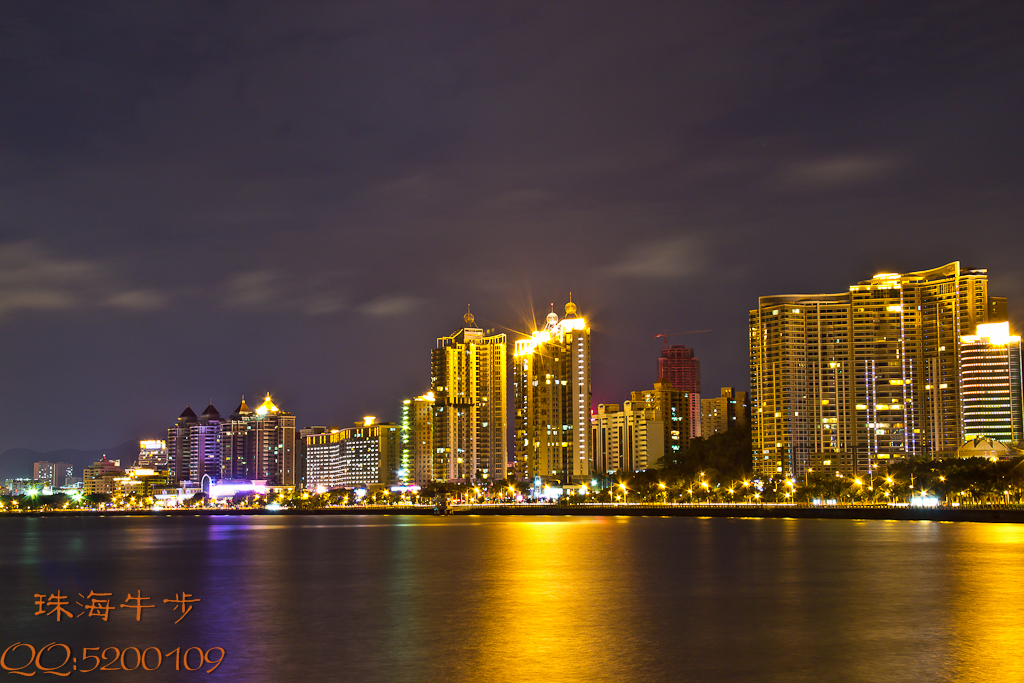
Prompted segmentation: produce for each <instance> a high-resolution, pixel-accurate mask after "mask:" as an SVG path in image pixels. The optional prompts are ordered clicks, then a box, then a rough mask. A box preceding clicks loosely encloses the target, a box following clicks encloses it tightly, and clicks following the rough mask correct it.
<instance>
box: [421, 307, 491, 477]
mask: <svg viewBox="0 0 1024 683" xmlns="http://www.w3.org/2000/svg"><path fill="white" fill-rule="evenodd" d="M463 320H464V322H465V327H464V328H463V329H461V330H458V331H457V332H453V333H452V334H451V335H449V336H447V337H440V338H439V339H438V340H437V346H436V347H435V348H434V350H433V351H432V352H431V354H430V369H431V373H430V374H431V378H430V380H431V393H433V395H434V406H433V436H432V439H433V447H434V453H433V456H434V459H435V463H434V464H435V466H434V469H435V478H437V479H446V480H449V481H482V480H486V479H498V480H500V479H504V478H505V476H506V468H507V466H508V447H507V446H506V438H505V428H506V424H507V421H506V420H507V418H506V416H505V413H506V398H505V397H506V394H507V388H508V379H507V377H508V375H507V372H508V371H507V354H508V342H507V338H506V336H505V335H504V334H494V335H490V336H488V334H489V332H490V331H488V332H485V331H484V330H483V329H481V328H479V327H476V326H475V319H474V317H473V314H472V313H466V315H465V316H464V317H463Z"/></svg>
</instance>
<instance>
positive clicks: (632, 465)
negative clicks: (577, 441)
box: [590, 401, 665, 473]
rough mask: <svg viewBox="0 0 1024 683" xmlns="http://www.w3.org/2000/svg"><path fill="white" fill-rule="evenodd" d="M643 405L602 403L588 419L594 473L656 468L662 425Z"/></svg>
mask: <svg viewBox="0 0 1024 683" xmlns="http://www.w3.org/2000/svg"><path fill="white" fill-rule="evenodd" d="M663 418H664V416H663V415H662V414H661V412H660V411H659V410H656V409H654V408H649V407H648V406H647V403H646V402H636V401H626V402H625V403H624V404H623V406H622V408H621V409H620V408H619V406H618V405H616V404H613V403H612V404H609V403H602V404H599V405H598V406H597V414H595V415H593V416H591V420H590V422H591V429H592V430H593V431H592V434H591V444H592V445H593V449H594V471H595V472H599V473H608V472H637V471H640V470H646V469H648V468H652V467H656V466H658V463H659V461H660V460H662V458H664V456H665V438H664V432H665V422H664V419H663Z"/></svg>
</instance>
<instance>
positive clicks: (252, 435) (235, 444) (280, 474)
mask: <svg viewBox="0 0 1024 683" xmlns="http://www.w3.org/2000/svg"><path fill="white" fill-rule="evenodd" d="M220 477H222V478H224V479H247V480H250V481H266V482H267V483H268V484H271V485H279V486H295V416H294V415H292V414H291V413H288V412H285V411H283V410H281V409H280V408H278V407H277V406H276V405H275V404H274V401H273V400H272V399H271V398H270V394H267V395H266V397H265V398H264V399H263V403H261V404H260V405H259V407H257V408H256V409H255V410H252V409H250V408H249V406H247V405H246V404H245V398H244V397H243V398H242V402H241V404H239V406H238V408H236V409H235V412H234V413H233V414H232V415H231V417H230V418H229V419H228V420H227V421H226V422H225V424H224V467H223V469H222V472H221V473H220ZM200 479H201V477H200ZM193 481H199V480H198V479H193Z"/></svg>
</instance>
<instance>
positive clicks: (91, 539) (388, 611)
mask: <svg viewBox="0 0 1024 683" xmlns="http://www.w3.org/2000/svg"><path fill="white" fill-rule="evenodd" d="M42 522H45V528H41V527H43V524H42ZM0 543H2V544H3V546H2V547H6V548H9V549H12V552H8V553H6V554H4V555H2V556H0V569H2V571H3V574H2V575H0V578H2V579H3V582H2V583H0V585H3V586H4V587H5V588H6V589H7V592H8V599H9V601H10V602H11V604H10V605H8V606H6V607H5V606H4V605H3V604H0V617H5V618H6V619H7V622H8V623H10V624H12V626H11V630H10V632H11V633H15V632H17V633H18V634H19V635H18V637H19V638H22V639H23V640H25V639H30V638H31V639H35V640H42V639H44V638H47V639H49V640H52V639H53V637H52V636H51V633H52V632H53V628H54V626H55V625H54V624H50V623H49V622H44V621H42V620H41V619H39V618H36V617H33V616H32V610H31V602H30V601H28V602H26V597H27V596H31V595H32V593H33V592H37V591H43V590H51V589H54V588H57V587H61V586H65V587H67V588H68V589H71V588H76V583H75V582H76V581H78V582H84V583H85V584H87V585H88V586H90V587H91V586H101V587H107V586H109V587H112V588H115V589H117V590H127V589H129V588H130V589H134V588H136V587H138V588H142V589H143V590H146V591H149V590H151V591H152V594H153V595H154V596H155V595H158V594H160V593H161V592H162V591H165V590H172V591H173V590H180V589H186V590H188V591H189V592H192V593H194V594H196V595H199V596H201V597H202V598H203V602H202V603H201V605H200V608H201V609H199V610H197V612H196V613H195V614H194V615H192V617H190V618H189V620H188V621H187V622H183V623H182V624H181V625H179V626H175V627H174V628H173V629H172V628H170V627H169V626H167V625H165V624H164V623H163V622H162V621H160V620H159V619H157V618H155V615H153V616H154V618H147V620H146V621H144V622H143V623H142V624H140V625H136V624H135V623H134V621H130V620H125V621H118V622H117V623H114V622H111V623H110V624H104V625H101V626H100V627H99V628H96V627H95V626H94V625H93V624H92V623H88V622H85V620H83V621H82V623H79V622H78V621H77V620H76V621H74V622H72V623H70V624H68V625H67V626H66V627H65V626H64V625H61V629H62V631H61V633H62V634H66V635H67V637H68V638H69V639H70V640H72V641H74V642H75V643H76V644H77V646H82V645H88V646H91V645H93V644H109V643H121V644H126V643H135V642H140V643H141V642H143V641H145V642H152V643H156V644H160V645H166V646H168V647H167V648H165V649H169V646H173V645H176V644H180V643H186V642H187V643H199V644H205V645H207V646H209V645H220V646H223V647H225V648H226V649H227V651H228V652H229V654H230V658H229V660H228V661H227V662H226V664H225V667H226V668H225V676H229V677H230V679H231V680H249V681H274V682H275V683H277V682H278V681H288V680H295V681H308V680H354V681H378V680H388V681H390V680H403V681H404V680H408V681H419V680H423V681H473V683H497V682H499V681H501V682H504V681H517V682H520V681H521V682H524V683H525V682H532V681H556V680H559V681H560V680H564V681H588V682H589V681H643V680H651V681H738V680H744V681H746V680H750V681H769V680H770V681H780V682H781V681H785V683H793V682H794V681H807V682H808V683H810V682H812V681H813V682H814V683H818V681H823V680H842V681H876V680H898V681H902V680H918V679H920V680H940V681H948V680H955V681H964V682H967V681H979V682H982V681H1024V664H1022V658H1021V657H1020V655H1019V653H1018V650H1017V642H1018V638H1017V634H1018V633H1019V632H1020V631H1021V624H1022V623H1024V586H1022V583H1021V579H1022V578H1024V526H1017V525H1009V524H964V523H957V524H939V523H927V522H920V523H915V522H871V521H868V522H850V521H843V520H770V519H752V520H730V519H677V518H671V519H659V518H626V517H620V518H564V517H538V518H530V517H518V518H510V517H497V518H488V517H468V518H462V517H457V518H432V517H429V518H411V517H404V518H397V517H396V518H327V517H294V518H277V517H275V518H266V519H259V518H256V519H238V520H234V519H231V520H226V519H217V518H195V519H191V518H190V519H184V520H170V519H152V518H142V519H117V520H84V521H83V520H65V519H49V520H31V519H30V520H24V521H23V520H14V521H8V522H7V523H6V526H4V525H0ZM82 587H83V588H84V587H85V586H84V585H83V586H82ZM76 589H77V588H76ZM146 594H147V595H148V594H150V593H149V592H147V593H146ZM26 605H28V607H26ZM4 610H6V611H4ZM92 631H95V635H92V634H91V632H92ZM62 637H64V635H62ZM90 638H92V639H90ZM97 638H102V640H97ZM43 642H48V640H46V641H43ZM127 675H128V674H126V676H127ZM170 675H173V674H168V676H170ZM159 679H160V678H159V677H155V678H154V680H159ZM163 680H170V679H169V678H164V679H163Z"/></svg>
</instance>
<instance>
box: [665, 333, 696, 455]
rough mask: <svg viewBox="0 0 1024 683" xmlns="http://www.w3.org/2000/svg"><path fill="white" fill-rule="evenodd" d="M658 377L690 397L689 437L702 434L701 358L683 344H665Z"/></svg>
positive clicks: (692, 437)
mask: <svg viewBox="0 0 1024 683" xmlns="http://www.w3.org/2000/svg"><path fill="white" fill-rule="evenodd" d="M658 379H659V380H661V379H664V380H667V381H668V382H669V384H671V385H672V387H673V388H675V389H678V390H679V391H683V392H686V395H687V396H688V397H689V410H690V414H689V419H688V420H687V423H688V424H689V430H690V433H689V435H688V436H689V438H691V439H695V438H697V437H698V436H701V421H700V359H699V358H697V357H696V356H695V355H694V352H693V349H690V348H687V347H685V346H683V345H682V344H673V345H672V346H665V348H663V349H662V350H661V356H659V357H658Z"/></svg>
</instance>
